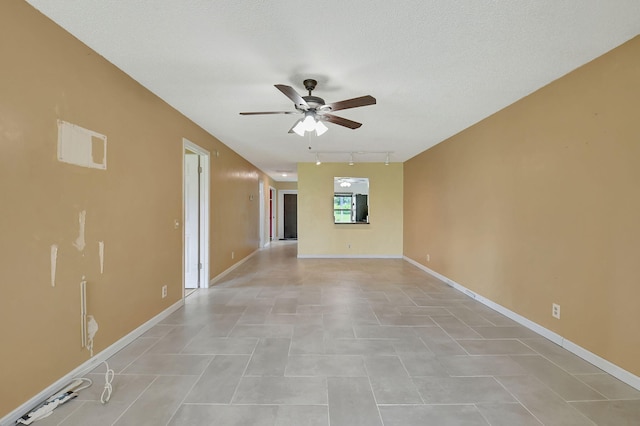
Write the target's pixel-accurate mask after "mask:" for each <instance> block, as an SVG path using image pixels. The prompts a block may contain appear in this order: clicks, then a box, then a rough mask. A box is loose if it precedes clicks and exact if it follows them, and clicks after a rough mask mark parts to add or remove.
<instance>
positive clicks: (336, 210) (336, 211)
mask: <svg viewBox="0 0 640 426" xmlns="http://www.w3.org/2000/svg"><path fill="white" fill-rule="evenodd" d="M333 218H334V222H335V223H351V222H353V194H347V193H335V194H334V195H333Z"/></svg>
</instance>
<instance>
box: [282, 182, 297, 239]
mask: <svg viewBox="0 0 640 426" xmlns="http://www.w3.org/2000/svg"><path fill="white" fill-rule="evenodd" d="M278 238H279V239H280V240H297V239H298V190H297V189H296V190H294V189H283V190H281V191H278Z"/></svg>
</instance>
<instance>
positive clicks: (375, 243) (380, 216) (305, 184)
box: [298, 163, 403, 256]
mask: <svg viewBox="0 0 640 426" xmlns="http://www.w3.org/2000/svg"><path fill="white" fill-rule="evenodd" d="M402 168H403V166H402V164H401V163H391V164H389V165H388V166H385V165H384V164H381V163H360V164H356V165H354V166H349V165H347V164H344V163H322V165H320V166H316V164H315V163H299V164H298V255H301V256H317V255H340V256H401V255H402ZM335 176H351V177H367V178H369V219H370V222H371V223H370V224H368V225H362V224H357V225H356V224H354V225H336V224H334V223H333V178H334V177H335ZM348 244H351V248H348V247H347V245H348Z"/></svg>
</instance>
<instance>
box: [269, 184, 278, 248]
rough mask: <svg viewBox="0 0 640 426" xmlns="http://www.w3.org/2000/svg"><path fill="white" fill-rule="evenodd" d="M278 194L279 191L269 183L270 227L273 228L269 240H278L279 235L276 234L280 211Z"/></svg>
mask: <svg viewBox="0 0 640 426" xmlns="http://www.w3.org/2000/svg"><path fill="white" fill-rule="evenodd" d="M277 196H278V192H277V191H276V189H275V188H274V187H273V186H271V185H269V204H270V206H269V215H270V216H269V227H270V228H271V235H270V237H269V242H271V241H273V240H276V239H277V238H278V236H277V235H276V214H277V213H278V209H277V208H276V204H277V202H278V200H277V199H276V197H277Z"/></svg>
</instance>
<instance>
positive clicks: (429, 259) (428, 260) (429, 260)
mask: <svg viewBox="0 0 640 426" xmlns="http://www.w3.org/2000/svg"><path fill="white" fill-rule="evenodd" d="M427 262H431V255H429V254H427Z"/></svg>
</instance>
